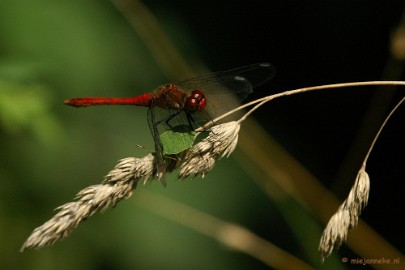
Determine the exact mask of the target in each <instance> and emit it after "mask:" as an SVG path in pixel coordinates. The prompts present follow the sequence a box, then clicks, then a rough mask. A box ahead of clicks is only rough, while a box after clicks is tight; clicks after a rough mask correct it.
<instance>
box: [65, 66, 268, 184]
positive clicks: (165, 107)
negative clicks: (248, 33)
mask: <svg viewBox="0 0 405 270" xmlns="http://www.w3.org/2000/svg"><path fill="white" fill-rule="evenodd" d="M274 75H275V68H274V67H273V66H272V65H271V64H269V63H258V64H252V65H247V66H243V67H239V68H235V69H230V70H226V71H219V72H213V73H210V74H207V75H202V76H198V77H193V78H190V79H187V80H184V81H180V82H177V83H166V84H164V85H162V86H160V87H158V88H156V89H155V90H154V91H152V92H147V93H143V94H140V95H137V96H134V97H124V98H116V97H83V98H73V99H67V100H65V101H64V103H65V104H66V105H70V106H74V107H88V106H95V105H133V106H142V107H148V108H149V109H148V114H147V119H148V125H149V129H150V131H151V133H152V137H153V139H154V144H155V152H154V155H155V159H156V160H155V168H154V175H155V177H157V178H160V177H161V176H162V175H164V174H165V171H166V168H167V166H166V164H165V160H166V157H168V156H171V155H176V154H178V153H180V152H181V151H184V150H186V149H187V148H190V147H191V146H192V143H193V140H191V142H189V143H185V145H184V146H183V148H179V149H176V151H174V150H172V151H167V149H165V148H169V147H168V146H167V144H163V143H162V138H163V137H162V136H163V135H165V134H167V133H166V132H168V131H172V132H173V131H174V132H177V134H191V133H192V132H193V131H194V130H195V129H196V128H198V127H201V126H203V125H205V124H206V123H208V122H209V121H212V120H213V119H214V118H215V117H217V116H220V115H222V114H224V113H226V112H228V111H230V110H232V109H234V108H236V107H237V106H238V105H239V104H240V102H241V101H242V100H243V99H245V98H246V97H247V96H248V95H249V94H251V93H252V92H253V88H255V87H257V86H260V85H262V84H264V83H265V82H267V81H268V80H270V79H271V78H272V77H273V76H274ZM230 120H231V119H230V117H227V118H225V119H223V120H221V122H225V121H230Z"/></svg>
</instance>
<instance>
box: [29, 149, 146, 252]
mask: <svg viewBox="0 0 405 270" xmlns="http://www.w3.org/2000/svg"><path fill="white" fill-rule="evenodd" d="M153 165H154V156H153V155H152V154H149V155H148V156H145V157H143V158H134V157H130V158H124V159H122V160H120V162H119V163H118V164H117V165H116V166H115V168H114V169H113V170H111V171H110V172H109V173H108V174H107V175H106V176H105V179H104V181H103V183H102V184H99V185H93V186H89V187H87V188H85V189H83V190H81V191H80V192H79V193H78V194H77V195H76V197H75V199H76V201H74V202H69V203H66V204H64V205H62V206H59V207H58V208H56V209H55V210H58V211H59V212H58V213H57V214H56V215H55V216H53V217H52V218H51V219H50V220H48V221H47V222H46V223H44V224H43V225H41V226H40V227H38V228H36V229H35V230H34V231H33V232H32V234H31V235H30V236H29V237H28V239H27V240H26V241H25V243H24V244H23V246H22V247H21V251H24V250H26V249H28V248H41V247H44V246H49V245H52V244H53V243H55V242H56V241H58V240H60V239H62V238H65V237H67V236H68V235H70V233H71V232H72V231H73V230H74V229H75V228H76V227H77V226H78V225H79V224H80V223H81V222H82V221H84V220H86V219H87V218H88V217H90V216H92V215H93V214H94V213H96V212H103V211H105V210H106V209H107V208H108V207H109V206H112V207H114V206H115V205H116V204H117V203H118V202H119V201H121V200H123V199H127V198H129V197H130V196H131V195H132V193H133V190H134V189H135V188H136V185H137V183H138V181H139V180H140V179H144V181H146V180H147V179H149V178H151V177H152V174H153V167H154V166H153Z"/></svg>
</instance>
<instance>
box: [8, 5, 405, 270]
mask: <svg viewBox="0 0 405 270" xmlns="http://www.w3.org/2000/svg"><path fill="white" fill-rule="evenodd" d="M122 2H123V1H115V2H109V1H68V0H59V1H47V0H42V1H39V0H34V1H23V0H14V1H6V0H3V1H0V148H1V150H0V153H1V155H0V159H1V165H0V181H1V182H0V243H1V244H0V251H1V252H0V269H41V270H44V269H191V268H192V269H268V267H269V266H268V265H266V264H265V263H263V262H261V261H259V260H257V259H255V258H252V257H251V256H249V255H247V254H244V253H241V252H237V251H234V250H231V249H229V248H227V247H225V246H223V245H221V244H219V243H218V242H217V241H216V240H215V239H213V238H210V237H207V236H205V235H202V234H200V233H198V232H196V231H194V230H192V229H190V228H187V227H184V226H182V225H179V224H177V223H176V222H173V221H170V220H167V219H166V218H164V217H162V216H160V215H156V214H155V213H154V211H151V210H150V209H151V208H152V209H153V208H159V200H156V202H154V203H153V200H152V203H150V201H151V200H150V199H149V200H142V199H140V200H137V194H138V193H139V194H141V195H142V196H140V198H148V196H151V197H149V198H154V197H153V196H156V195H158V196H164V197H168V198H171V199H173V200H175V201H178V202H181V203H183V204H185V205H188V206H191V207H194V208H196V209H199V210H201V211H203V212H206V213H209V214H211V215H213V216H215V217H218V218H220V219H222V220H224V221H229V222H232V223H235V224H239V225H242V226H244V227H246V228H247V229H249V230H250V231H251V232H253V233H255V234H257V235H258V236H260V237H262V238H263V239H266V240H267V241H269V242H271V243H273V244H275V245H277V246H278V247H280V248H281V249H283V250H285V251H286V252H288V253H290V254H292V255H293V256H296V257H297V258H299V259H300V260H302V261H304V262H305V263H307V264H308V265H310V266H311V267H313V268H315V269H352V268H353V269H354V268H356V269H358V266H356V265H350V264H348V263H342V262H341V258H343V257H349V258H357V257H361V254H360V255H359V254H356V253H355V252H353V251H352V250H351V249H350V248H347V247H346V246H343V247H342V249H341V250H339V251H338V252H335V254H334V255H333V256H331V258H329V259H328V260H327V261H326V262H325V264H323V265H321V264H320V259H319V256H320V255H319V253H318V252H317V245H318V241H319V238H320V235H321V232H322V229H323V226H324V225H323V224H322V222H321V221H320V220H322V218H320V217H319V216H318V214H319V213H316V212H317V211H316V210H314V209H312V208H311V206H309V207H308V205H306V204H305V203H302V201H301V199H300V198H294V197H289V196H287V195H286V193H285V191H282V188H281V189H280V187H279V186H278V185H279V184H277V183H278V182H275V184H274V183H273V180H274V179H272V178H271V177H268V175H267V176H266V174H263V172H260V171H258V169H257V165H255V164H254V163H255V161H254V158H252V157H251V156H249V155H248V154H246V151H245V150H237V151H236V152H235V153H234V155H233V156H232V157H231V158H229V159H224V160H221V161H219V162H218V163H217V165H216V167H215V168H214V170H213V171H212V172H211V173H209V174H208V176H207V177H206V178H204V179H200V178H197V179H194V180H186V181H182V182H181V181H178V180H177V179H176V175H175V174H173V175H171V176H170V177H169V179H168V187H167V188H163V187H162V186H161V185H160V184H159V183H157V182H153V183H148V184H147V185H146V186H142V185H139V186H138V189H137V190H136V191H135V193H134V195H133V196H132V197H131V198H130V199H129V200H126V201H123V202H121V203H120V204H119V205H118V207H116V208H115V209H113V210H108V211H107V212H106V213H104V214H103V215H95V216H93V217H92V218H90V219H89V220H88V221H87V222H85V223H84V224H81V225H80V226H79V228H78V229H77V230H76V231H74V232H73V234H72V235H71V236H70V237H68V238H67V239H65V240H63V241H62V242H58V243H57V244H55V246H53V247H50V248H49V247H47V248H44V249H41V250H38V251H31V250H30V251H26V252H24V253H20V252H19V249H20V247H21V245H22V243H23V242H24V241H25V239H26V238H27V237H28V236H29V234H30V233H31V232H32V230H33V229H34V228H36V227H38V226H39V225H41V224H42V223H44V222H45V221H46V220H48V219H49V218H51V217H52V215H53V212H52V211H53V209H54V208H56V207H57V206H59V205H62V204H64V203H66V202H69V201H71V200H72V199H73V197H74V196H75V194H76V193H77V192H78V191H79V190H81V189H83V188H85V187H87V186H90V185H93V184H98V183H100V182H101V180H102V177H103V176H104V175H105V174H106V173H107V172H108V171H109V170H111V169H112V168H113V167H114V166H115V164H116V162H117V160H119V159H121V158H124V157H129V156H136V157H142V156H145V155H147V154H148V150H144V149H140V148H138V147H137V146H136V145H137V144H139V145H143V146H146V147H149V148H153V141H152V138H151V135H150V132H149V129H148V125H147V122H146V111H147V110H146V109H145V108H132V107H119V106H118V107H108V106H107V107H95V108H88V109H74V108H71V107H67V106H64V105H63V100H64V99H67V98H73V97H82V96H132V95H136V94H139V93H142V92H144V91H150V90H152V89H154V88H155V87H157V86H159V85H160V84H162V83H164V82H167V81H173V80H174V81H175V80H180V79H184V78H185V76H186V75H189V74H192V73H194V72H195V73H198V74H200V73H202V72H203V71H207V70H209V69H211V70H222V69H229V68H234V67H237V66H242V65H245V64H250V63H255V62H265V61H269V62H271V63H273V64H274V65H275V66H276V68H277V69H278V74H277V75H276V78H275V79H273V81H272V82H270V83H268V84H267V85H265V86H263V87H261V89H259V90H258V91H256V92H255V94H254V95H253V96H252V97H251V98H252V99H253V98H255V97H256V98H257V97H261V96H263V95H266V94H269V93H274V92H276V91H281V90H288V89H293V88H297V87H304V86H313V85H320V84H326V83H335V82H347V81H362V80H379V79H396V80H401V79H402V80H403V79H404V76H403V71H402V64H403V58H402V59H401V58H400V57H398V56H397V58H395V57H393V56H392V55H391V54H390V37H392V34H393V33H394V31H395V29H397V28H396V27H397V26H398V25H399V24H400V21H401V12H402V10H403V8H404V3H402V1H388V2H384V3H385V4H384V5H381V4H379V1H354V2H352V1H339V2H337V1H336V2H333V1H299V2H298V1H259V2H251V1H227V0H221V1H202V2H198V3H194V2H189V1H145V2H144V4H145V6H144V5H142V3H140V2H137V1H134V3H138V4H140V6H136V8H135V9H134V10H131V9H130V8H129V7H128V8H127V9H125V7H124V10H123V9H120V8H118V9H117V3H122ZM124 2H125V1H124ZM127 2H131V1H127ZM114 3H115V4H114ZM126 12H127V13H126ZM128 14H129V15H130V16H129V17H128ZM131 16H133V17H132V19H133V20H132V21H131ZM150 16H152V17H150ZM128 18H129V20H128ZM151 18H152V23H156V25H153V24H152V25H151V24H150V23H151V21H150V19H151ZM154 19H156V21H154ZM131 22H132V24H131ZM134 22H135V23H134ZM151 27H152V28H151ZM153 27H156V29H159V30H160V31H162V32H155V31H154V29H155V28H153ZM166 35H167V37H169V40H170V42H172V43H173V47H171V46H172V44H170V43H166V42H167V40H166ZM156 46H157V47H156ZM159 46H160V47H159ZM177 53H179V54H177ZM269 89H271V90H269ZM401 96H403V90H402V91H401V90H398V91H396V90H395V89H390V88H383V89H376V88H372V89H368V90H367V89H363V90H359V89H356V90H354V89H353V90H351V91H350V90H341V91H340V92H338V91H336V90H334V91H331V92H330V93H326V92H325V93H316V94H305V95H302V96H295V97H291V98H286V99H283V100H280V101H275V102H274V105H273V103H272V104H271V105H267V106H266V107H265V108H263V109H262V110H261V111H259V112H258V113H257V114H255V118H256V119H257V120H258V121H259V122H260V123H261V124H262V126H263V127H264V130H266V131H267V132H268V133H271V134H272V135H273V136H274V137H275V138H276V140H277V141H279V142H280V143H281V145H283V146H284V147H285V148H286V149H287V150H288V152H290V153H291V154H292V155H293V156H294V157H296V158H297V159H298V160H299V161H300V162H301V163H302V164H303V165H304V166H305V167H307V168H309V170H310V171H311V172H312V173H313V174H314V175H315V176H316V177H317V178H318V179H319V180H320V182H322V183H323V184H324V185H325V186H327V187H328V188H330V189H331V190H332V191H333V192H334V193H335V194H336V195H337V197H338V198H339V199H341V200H342V199H344V198H345V196H346V194H347V192H348V190H349V188H350V185H351V183H352V181H353V177H354V175H355V172H356V170H357V169H358V168H359V164H360V163H361V161H362V157H363V156H364V153H365V151H366V150H367V146H368V144H369V143H370V138H371V137H372V136H373V134H374V133H373V132H375V129H376V127H378V124H379V123H380V122H379V121H380V120H381V119H382V118H383V117H384V116H385V115H386V112H387V110H388V109H389V108H390V107H392V104H394V103H395V101H398V100H399V97H401ZM403 112H404V110H403V109H402V110H399V111H398V114H397V115H396V116H395V117H394V118H393V120H392V122H390V125H389V126H388V127H387V130H386V132H384V133H383V135H382V138H381V141H380V143H379V144H378V145H377V146H376V150H375V155H373V156H372V158H371V160H370V163H371V164H369V165H368V168H369V174H370V177H371V189H372V193H371V195H370V204H369V206H368V207H367V208H366V210H365V213H364V216H362V217H364V218H365V220H366V222H367V223H368V224H369V225H371V227H373V228H374V229H376V231H377V233H378V234H380V235H381V236H382V237H383V238H385V239H386V241H387V242H388V243H391V244H392V246H393V247H395V248H396V249H397V250H398V251H399V252H402V253H403V252H404V250H405V246H404V245H405V241H404V240H405V238H404V233H403V230H402V229H401V228H403V226H404V223H403V221H402V222H401V221H400V213H399V212H398V207H399V208H401V207H402V206H403V205H404V201H403V197H401V194H400V192H399V190H398V189H397V188H396V187H397V186H398V185H403V183H402V182H403V181H400V180H403V179H404V173H403V170H402V172H401V165H402V166H403V163H404V162H403V161H404V158H403V156H404V155H403V149H404V147H403V146H404V143H403V141H404V140H403V138H404V125H403V119H404V117H403V116H404V113H403ZM373 113H374V114H373ZM401 115H402V118H401ZM244 127H245V126H244V125H242V129H243V128H244ZM245 132H246V133H249V130H245ZM263 136H266V135H265V134H264V135H263ZM244 138H245V139H244V140H243V138H241V143H243V144H244V145H247V146H246V147H247V149H250V148H251V146H250V144H249V143H250V142H249V137H246V136H245V137H244ZM250 140H251V139H250ZM264 151H265V152H267V154H268V155H269V157H268V158H270V159H272V160H278V159H280V157H278V156H275V154H274V152H272V149H268V148H265V147H264ZM253 156H255V154H254V153H253ZM241 165H242V166H241ZM273 176H274V175H273ZM255 177H256V180H255ZM274 178H276V177H275V176H274ZM257 179H259V180H257ZM295 180H297V181H299V180H300V179H295ZM258 181H259V183H258ZM263 183H264V184H263ZM266 187H267V189H266ZM269 187H270V191H269V190H268V188H269ZM308 189H311V187H308ZM300 191H301V192H307V191H306V190H300ZM148 194H149V195H148ZM150 194H155V195H150ZM307 194H309V193H307ZM304 197H305V196H304ZM314 199H318V198H314ZM304 201H305V200H304ZM146 202H148V203H147V204H148V205H145V204H146ZM321 205H322V200H321V198H319V206H320V207H321ZM332 209H334V208H333V207H332ZM173 211H176V209H173ZM329 211H330V210H329ZM332 213H333V212H329V213H328V214H329V215H331V214H332ZM382 216H384V217H383V218H382ZM390 255H392V254H385V253H384V254H381V257H383V256H385V257H390ZM269 256H270V257H271V255H269ZM402 256H403V255H402ZM404 264H405V261H402V262H401V265H402V267H404ZM364 267H366V268H367V267H369V266H364ZM374 267H376V266H374ZM378 267H381V266H377V268H378ZM379 269H384V268H379ZM387 269H396V268H387Z"/></svg>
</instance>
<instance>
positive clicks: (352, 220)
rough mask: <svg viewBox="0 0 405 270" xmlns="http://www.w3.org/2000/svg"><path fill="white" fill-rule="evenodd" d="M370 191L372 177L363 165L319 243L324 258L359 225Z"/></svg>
mask: <svg viewBox="0 0 405 270" xmlns="http://www.w3.org/2000/svg"><path fill="white" fill-rule="evenodd" d="M369 192H370V178H369V176H368V174H367V172H366V169H365V166H364V165H363V166H362V168H361V169H360V170H359V172H358V173H357V177H356V181H355V182H354V184H353V186H352V188H351V190H350V193H349V196H348V197H347V198H346V200H345V201H344V202H343V203H342V204H341V205H340V206H339V208H338V210H337V211H336V213H335V214H334V215H333V216H332V217H331V219H330V220H329V222H328V225H327V226H326V228H325V230H324V231H323V234H322V237H321V240H320V243H319V250H320V251H321V255H322V260H324V259H325V258H326V257H328V256H329V255H330V254H331V253H332V251H333V249H334V248H335V247H336V248H339V247H340V246H341V244H342V243H343V242H344V241H346V238H347V235H348V233H349V231H350V230H351V229H352V228H353V227H355V226H356V225H357V222H358V219H359V216H360V213H361V211H362V210H363V209H364V207H365V206H366V205H367V202H368V195H369Z"/></svg>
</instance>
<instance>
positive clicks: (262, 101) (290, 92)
mask: <svg viewBox="0 0 405 270" xmlns="http://www.w3.org/2000/svg"><path fill="white" fill-rule="evenodd" d="M370 85H373V86H375V85H403V86H405V82H404V81H367V82H350V83H335V84H327V85H320V86H312V87H304V88H298V89H294V90H287V91H284V92H281V93H277V94H273V95H270V96H266V97H262V98H259V99H256V100H253V101H251V102H248V103H246V104H244V105H241V106H239V107H237V108H235V109H233V110H231V111H229V112H227V113H224V114H223V115H221V116H219V117H217V118H215V119H214V120H212V121H210V122H209V123H207V124H205V125H204V126H202V127H200V128H198V129H197V130H196V132H201V131H203V130H206V129H207V128H209V127H210V126H212V125H213V124H214V123H216V122H218V121H219V120H221V119H223V118H225V117H227V116H229V115H231V114H233V113H235V112H237V111H240V110H242V109H244V108H246V107H249V106H253V105H255V104H257V103H259V104H257V105H256V106H254V107H253V108H252V109H251V110H249V111H248V112H247V113H246V114H245V115H244V116H243V117H242V118H241V119H240V120H239V122H241V121H243V120H245V119H246V118H247V117H248V116H249V115H250V114H252V113H253V112H254V111H255V110H257V109H258V108H259V107H261V106H262V105H263V104H265V103H267V102H269V101H270V100H273V99H276V98H280V97H285V96H291V95H295V94H301V93H305V92H310V91H319V90H326V89H334V88H345V87H355V86H370Z"/></svg>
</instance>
